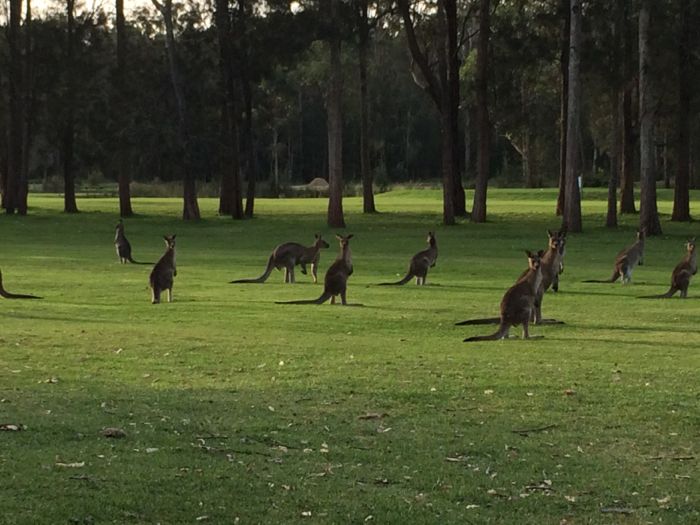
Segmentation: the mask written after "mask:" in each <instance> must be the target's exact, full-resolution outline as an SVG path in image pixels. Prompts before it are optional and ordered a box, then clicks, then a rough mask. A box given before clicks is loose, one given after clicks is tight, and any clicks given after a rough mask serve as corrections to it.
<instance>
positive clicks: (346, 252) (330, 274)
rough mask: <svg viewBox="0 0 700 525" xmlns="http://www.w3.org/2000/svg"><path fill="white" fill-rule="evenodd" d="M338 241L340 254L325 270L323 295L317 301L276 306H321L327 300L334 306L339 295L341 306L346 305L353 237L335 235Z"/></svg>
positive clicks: (293, 302) (282, 302)
mask: <svg viewBox="0 0 700 525" xmlns="http://www.w3.org/2000/svg"><path fill="white" fill-rule="evenodd" d="M336 238H337V239H338V241H340V254H339V255H338V257H337V258H336V260H335V261H334V262H333V264H331V265H330V267H329V268H328V270H326V276H325V278H324V279H323V293H322V294H321V296H320V297H319V298H318V299H309V300H302V301H277V304H323V303H325V302H326V301H327V300H328V299H330V300H331V304H335V297H336V296H337V295H340V301H341V302H342V304H344V305H346V304H348V303H347V298H346V293H347V287H348V278H349V277H350V276H351V275H352V272H353V269H352V253H351V252H350V239H352V238H353V235H352V234H350V235H348V236H346V237H343V236H342V235H336Z"/></svg>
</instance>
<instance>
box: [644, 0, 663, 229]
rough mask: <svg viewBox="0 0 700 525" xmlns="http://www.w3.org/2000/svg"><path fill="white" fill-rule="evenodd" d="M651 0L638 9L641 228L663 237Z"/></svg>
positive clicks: (647, 0)
mask: <svg viewBox="0 0 700 525" xmlns="http://www.w3.org/2000/svg"><path fill="white" fill-rule="evenodd" d="M650 9H651V5H650V0H642V1H641V4H640V8H639V120H640V132H639V151H640V153H639V154H640V172H641V175H640V182H641V197H640V204H639V228H640V229H642V230H645V231H646V234H647V235H659V234H661V222H660V221H659V213H658V211H657V208H656V176H655V175H656V174H655V173H654V105H655V104H654V102H653V100H652V96H653V95H652V92H651V90H652V75H653V73H652V71H651V63H650V60H651V57H650V49H649V16H650V15H649V11H650Z"/></svg>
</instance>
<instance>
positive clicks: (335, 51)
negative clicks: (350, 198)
mask: <svg viewBox="0 0 700 525" xmlns="http://www.w3.org/2000/svg"><path fill="white" fill-rule="evenodd" d="M327 8H328V10H329V13H328V14H329V20H330V24H331V30H330V35H329V38H328V46H329V48H330V78H329V80H328V89H327V92H326V112H327V119H328V120H327V121H328V186H329V187H328V226H330V227H331V228H345V218H344V217H343V112H342V105H343V70H342V64H341V61H340V50H341V37H340V13H339V9H340V6H339V0H328V2H327Z"/></svg>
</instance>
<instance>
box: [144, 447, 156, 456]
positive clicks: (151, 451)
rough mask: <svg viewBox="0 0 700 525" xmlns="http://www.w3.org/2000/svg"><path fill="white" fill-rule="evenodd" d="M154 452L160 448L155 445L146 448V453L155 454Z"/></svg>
mask: <svg viewBox="0 0 700 525" xmlns="http://www.w3.org/2000/svg"><path fill="white" fill-rule="evenodd" d="M154 452H158V449H157V448H155V447H149V448H147V449H146V454H153V453H154Z"/></svg>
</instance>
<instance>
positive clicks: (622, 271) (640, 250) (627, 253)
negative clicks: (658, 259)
mask: <svg viewBox="0 0 700 525" xmlns="http://www.w3.org/2000/svg"><path fill="white" fill-rule="evenodd" d="M645 237H646V235H645V232H644V230H639V231H637V242H635V243H634V244H633V245H631V246H628V247H627V248H625V249H624V250H622V251H621V252H620V253H618V254H617V257H615V269H614V270H613V274H612V276H611V277H610V279H607V280H604V281H598V280H595V279H591V280H588V281H583V282H584V283H614V282H615V281H617V280H618V279H619V278H620V277H622V281H621V282H622V284H627V283H630V282H631V281H632V270H634V267H635V266H637V265H638V264H639V265H642V264H644V238H645Z"/></svg>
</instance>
